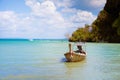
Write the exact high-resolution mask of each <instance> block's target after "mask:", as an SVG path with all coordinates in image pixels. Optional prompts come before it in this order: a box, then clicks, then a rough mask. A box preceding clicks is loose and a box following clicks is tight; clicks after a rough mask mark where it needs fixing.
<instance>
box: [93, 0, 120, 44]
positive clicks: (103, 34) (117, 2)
mask: <svg viewBox="0 0 120 80" xmlns="http://www.w3.org/2000/svg"><path fill="white" fill-rule="evenodd" d="M119 13H120V0H107V2H106V4H105V7H104V9H103V10H102V11H101V12H100V13H99V15H98V18H97V19H96V20H95V21H94V22H93V24H92V27H93V32H92V34H93V35H94V36H97V38H96V39H94V41H98V40H99V41H107V42H120V35H119V34H118V32H119V31H118V30H119V27H120V25H119V26H117V27H114V26H113V25H114V22H115V21H116V20H117V19H118V18H119V16H120V14H119ZM117 25H118V24H117ZM96 27H97V30H96ZM94 33H96V34H94Z"/></svg>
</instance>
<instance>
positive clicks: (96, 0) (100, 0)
mask: <svg viewBox="0 0 120 80" xmlns="http://www.w3.org/2000/svg"><path fill="white" fill-rule="evenodd" d="M87 1H88V0H87ZM89 1H90V5H91V6H93V7H101V6H103V5H105V2H106V0H89Z"/></svg>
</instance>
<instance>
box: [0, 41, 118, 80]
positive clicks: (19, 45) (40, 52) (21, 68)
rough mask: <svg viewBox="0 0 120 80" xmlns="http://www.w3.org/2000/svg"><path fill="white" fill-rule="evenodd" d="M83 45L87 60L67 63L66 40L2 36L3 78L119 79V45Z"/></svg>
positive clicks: (0, 72) (0, 76) (0, 79)
mask: <svg viewBox="0 0 120 80" xmlns="http://www.w3.org/2000/svg"><path fill="white" fill-rule="evenodd" d="M83 48H84V50H85V51H86V52H87V56H86V59H84V60H83V61H81V62H66V59H65V57H64V53H65V52H67V51H68V41H67V40H49V39H42V40H26V39H12V40H11V39H0V80H120V44H117V43H116V44H114V43H86V44H85V45H84V46H83ZM73 50H76V45H75V44H74V43H73Z"/></svg>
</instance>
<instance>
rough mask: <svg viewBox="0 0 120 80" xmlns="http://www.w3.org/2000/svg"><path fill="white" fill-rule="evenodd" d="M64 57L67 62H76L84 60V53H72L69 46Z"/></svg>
mask: <svg viewBox="0 0 120 80" xmlns="http://www.w3.org/2000/svg"><path fill="white" fill-rule="evenodd" d="M64 56H65V58H66V59H67V61H68V62H78V61H82V60H84V59H85V57H86V53H85V52H81V53H80V52H74V51H72V48H71V44H69V52H67V53H65V54H64Z"/></svg>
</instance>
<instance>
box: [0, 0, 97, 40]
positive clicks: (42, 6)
mask: <svg viewBox="0 0 120 80" xmlns="http://www.w3.org/2000/svg"><path fill="white" fill-rule="evenodd" d="M25 2H26V3H25V4H26V5H27V6H29V7H30V8H31V12H30V13H29V14H28V15H25V14H22V15H21V14H18V13H15V12H14V11H3V12H0V33H1V34H0V37H23V38H32V37H33V38H64V35H65V33H67V32H69V30H72V31H73V30H75V29H76V28H74V29H73V27H78V26H84V24H86V23H87V24H91V22H92V21H93V20H94V19H95V18H96V16H94V15H93V14H92V13H91V12H88V11H83V10H77V9H75V8H69V6H71V5H72V4H71V3H70V0H63V2H64V3H63V4H62V3H59V5H58V6H57V5H55V4H58V2H59V1H58V2H56V0H51V1H50V0H45V1H43V2H39V1H38V0H26V1H25ZM60 7H62V10H60V11H59V8H60Z"/></svg>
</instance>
